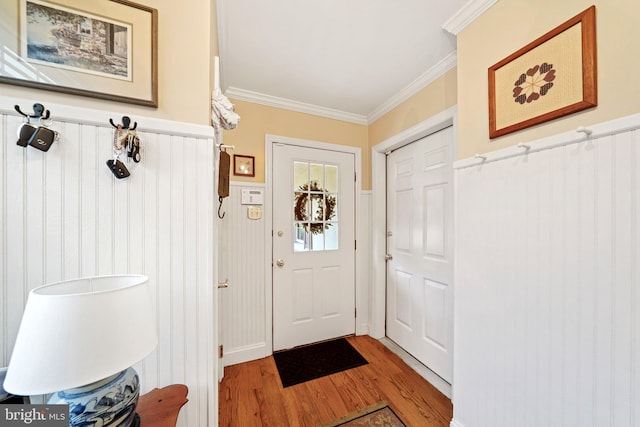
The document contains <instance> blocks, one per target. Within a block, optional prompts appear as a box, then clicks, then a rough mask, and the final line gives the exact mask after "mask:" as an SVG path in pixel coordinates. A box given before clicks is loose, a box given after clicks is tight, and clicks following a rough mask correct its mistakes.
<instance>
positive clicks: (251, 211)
mask: <svg viewBox="0 0 640 427" xmlns="http://www.w3.org/2000/svg"><path fill="white" fill-rule="evenodd" d="M247 217H248V218H249V219H254V220H255V219H260V218H262V206H249V207H248V208H247Z"/></svg>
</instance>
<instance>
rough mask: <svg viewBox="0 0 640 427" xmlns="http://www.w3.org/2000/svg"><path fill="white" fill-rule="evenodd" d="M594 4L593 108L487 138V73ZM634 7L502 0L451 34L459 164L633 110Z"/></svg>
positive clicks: (618, 2)
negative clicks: (595, 79)
mask: <svg viewBox="0 0 640 427" xmlns="http://www.w3.org/2000/svg"><path fill="white" fill-rule="evenodd" d="M592 4H595V5H596V34H597V51H598V106H597V107H595V108H593V109H589V110H585V111H583V112H579V113H576V114H573V115H570V116H565V117H564V118H560V119H556V120H553V121H550V122H547V123H543V124H541V125H538V126H535V127H531V128H528V129H526V130H522V131H519V132H515V133H512V134H509V135H505V136H503V137H500V138H495V139H493V140H490V139H489V121H488V101H487V96H488V83H487V69H488V68H489V67H490V66H492V65H493V64H495V63H497V62H498V61H500V60H502V59H504V58H506V57H507V56H509V55H510V54H512V53H513V52H515V51H516V50H518V49H520V48H521V47H522V46H524V45H526V44H528V43H530V42H531V41H533V40H535V39H536V38H538V37H540V36H541V35H543V34H545V33H546V32H548V31H550V30H551V29H553V28H554V27H556V26H558V25H560V24H561V23H563V22H564V21H566V20H568V19H569V18H571V17H573V16H575V15H577V14H578V13H580V12H582V11H583V10H585V9H587V8H588V7H589V6H591V5H592ZM638 16H640V2H638V1H637V0H601V1H597V0H563V1H556V0H540V1H537V2H529V1H525V0H502V1H499V2H497V3H496V4H495V5H494V6H492V7H491V8H490V9H489V10H488V11H487V12H486V13H485V14H483V15H482V16H481V17H480V18H478V19H477V20H476V21H474V22H473V23H472V24H470V25H469V26H468V27H467V28H465V29H464V30H463V31H462V32H461V33H460V34H459V35H458V93H460V97H459V100H458V123H459V125H460V127H459V133H458V135H459V145H458V147H459V158H465V157H470V156H473V155H474V154H476V153H484V152H488V151H492V150H496V149H500V148H503V147H507V146H512V145H516V144H517V143H519V142H525V141H531V140H535V139H538V138H542V137H546V136H550V135H553V134H557V133H562V132H567V131H570V130H573V129H576V128H577V127H578V126H583V125H586V126H588V125H589V124H594V123H599V122H602V121H607V120H611V119H613V118H616V117H620V116H625V115H629V114H633V113H637V112H638V111H639V105H640V104H639V103H638V99H637V94H638V83H637V78H638V75H640V59H638V58H639V56H638V53H639V52H640V25H638V23H639V22H640V21H639V18H638Z"/></svg>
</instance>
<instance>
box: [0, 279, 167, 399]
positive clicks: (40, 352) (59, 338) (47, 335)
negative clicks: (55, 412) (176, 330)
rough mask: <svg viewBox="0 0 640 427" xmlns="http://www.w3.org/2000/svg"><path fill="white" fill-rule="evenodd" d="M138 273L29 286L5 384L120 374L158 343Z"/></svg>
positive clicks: (51, 386)
mask: <svg viewBox="0 0 640 427" xmlns="http://www.w3.org/2000/svg"><path fill="white" fill-rule="evenodd" d="M148 286H149V285H148V278H147V277H146V276H141V275H118V276H100V277H92V278H83V279H76V280H69V281H64V282H58V283H52V284H48V285H44V286H41V287H39V288H36V289H34V290H32V291H31V292H30V293H29V299H28V300H27V306H26V307H25V310H24V314H23V317H22V323H21V324H20V329H19V331H18V337H17V339H16V343H15V346H14V348H13V353H12V355H11V361H10V362H9V368H8V371H7V376H6V379H5V382H4V388H5V390H7V391H8V392H10V393H13V394H16V395H23V396H27V395H39V394H47V393H53V392H56V391H60V390H67V389H70V388H75V387H80V386H83V385H86V384H90V383H93V382H95V381H98V380H101V379H104V378H106V377H108V376H110V375H113V374H116V373H118V372H120V371H122V370H124V369H126V368H128V367H130V366H131V365H133V364H135V363H137V362H138V361H140V360H142V359H143V358H144V357H146V356H147V355H148V354H149V353H150V352H151V351H153V349H154V348H155V347H156V345H157V343H158V337H157V333H156V319H155V314H154V310H153V306H152V304H151V294H150V292H149V289H148Z"/></svg>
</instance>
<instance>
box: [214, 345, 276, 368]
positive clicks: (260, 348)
mask: <svg viewBox="0 0 640 427" xmlns="http://www.w3.org/2000/svg"><path fill="white" fill-rule="evenodd" d="M269 354H271V352H268V353H267V345H266V344H265V343H260V344H255V345H251V346H246V347H240V348H237V349H233V350H231V351H228V352H227V351H226V350H225V352H224V357H223V364H224V366H231V365H237V364H238V363H244V362H250V361H252V360H257V359H262V358H263V357H266V356H267V355H269Z"/></svg>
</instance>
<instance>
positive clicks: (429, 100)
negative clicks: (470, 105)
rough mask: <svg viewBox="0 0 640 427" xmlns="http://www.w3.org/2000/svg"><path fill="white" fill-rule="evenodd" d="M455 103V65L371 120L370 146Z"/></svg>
mask: <svg viewBox="0 0 640 427" xmlns="http://www.w3.org/2000/svg"><path fill="white" fill-rule="evenodd" d="M456 102H457V90H456V69H455V68H454V69H452V70H449V71H448V72H447V73H446V74H444V75H443V76H441V77H440V78H438V79H436V80H435V81H434V82H432V83H431V84H430V85H429V86H427V87H425V88H424V89H422V90H421V91H420V92H418V93H416V94H415V95H413V96H412V97H411V98H409V99H408V100H406V101H405V102H403V103H402V104H400V105H398V106H397V107H396V108H394V109H393V110H391V111H390V112H388V113H387V114H385V115H384V116H382V117H380V118H379V119H378V120H376V121H375V122H373V123H371V125H369V147H370V148H371V147H374V146H375V145H376V144H379V143H380V142H382V141H384V140H386V139H388V138H390V137H392V136H394V135H397V134H398V133H400V132H402V131H403V130H405V129H408V128H410V127H411V126H414V125H416V124H418V123H420V122H422V121H424V120H425V119H428V118H429V117H431V116H434V115H436V114H438V113H440V112H442V111H444V110H446V109H447V108H449V107H452V106H454V105H456ZM369 151H371V150H369Z"/></svg>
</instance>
